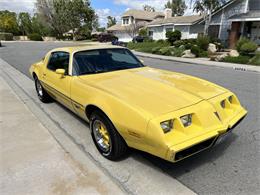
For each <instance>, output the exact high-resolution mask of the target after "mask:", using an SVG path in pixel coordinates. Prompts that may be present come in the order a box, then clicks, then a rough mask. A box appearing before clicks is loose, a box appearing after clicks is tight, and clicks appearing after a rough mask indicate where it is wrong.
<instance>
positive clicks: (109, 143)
mask: <svg viewBox="0 0 260 195" xmlns="http://www.w3.org/2000/svg"><path fill="white" fill-rule="evenodd" d="M90 129H91V135H92V138H93V141H94V143H95V145H96V147H97V149H98V151H99V152H100V153H101V154H102V156H104V157H105V158H107V159H109V160H117V159H120V158H122V157H123V156H124V155H125V154H126V152H127V145H126V143H125V141H124V139H123V138H122V137H121V135H120V134H119V133H118V132H117V130H116V129H115V127H114V125H113V124H112V123H111V121H110V120H109V119H108V118H107V116H106V115H105V114H103V113H102V112H99V111H94V112H93V113H92V114H91V116H90Z"/></svg>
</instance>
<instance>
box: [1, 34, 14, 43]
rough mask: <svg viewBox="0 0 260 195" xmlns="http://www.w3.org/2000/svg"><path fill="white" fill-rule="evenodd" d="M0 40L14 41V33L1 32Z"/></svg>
mask: <svg viewBox="0 0 260 195" xmlns="http://www.w3.org/2000/svg"><path fill="white" fill-rule="evenodd" d="M0 40H4V41H12V40H13V34H12V33H4V32H0Z"/></svg>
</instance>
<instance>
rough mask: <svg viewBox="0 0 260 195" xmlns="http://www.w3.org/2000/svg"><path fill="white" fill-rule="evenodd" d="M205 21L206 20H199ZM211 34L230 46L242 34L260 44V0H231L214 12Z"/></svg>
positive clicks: (210, 27) (201, 22)
mask: <svg viewBox="0 0 260 195" xmlns="http://www.w3.org/2000/svg"><path fill="white" fill-rule="evenodd" d="M204 23H205V21H204V20H202V21H199V22H198V24H203V25H204ZM209 35H210V36H213V37H217V38H219V39H220V40H221V41H222V42H223V43H225V45H226V46H229V47H230V48H233V47H234V46H235V44H236V42H237V40H238V39H239V37H240V36H244V37H248V38H249V39H251V40H252V41H254V42H255V43H257V44H258V45H260V0H230V1H229V2H228V3H226V4H225V5H223V6H222V7H220V8H219V9H218V10H217V11H215V12H214V13H213V14H212V19H211V23H210V26H209Z"/></svg>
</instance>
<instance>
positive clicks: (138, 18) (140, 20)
mask: <svg viewBox="0 0 260 195" xmlns="http://www.w3.org/2000/svg"><path fill="white" fill-rule="evenodd" d="M158 18H164V14H163V13H162V12H148V11H143V10H135V9H130V10H128V11H126V12H125V13H124V14H123V15H122V17H121V23H119V24H116V25H113V26H111V27H109V28H108V29H107V32H110V33H113V34H114V35H115V36H117V37H118V39H119V41H123V42H129V41H132V39H133V37H134V36H136V33H137V31H136V29H137V28H138V29H139V28H140V27H144V26H146V25H147V24H148V23H149V22H151V21H153V20H155V19H158ZM135 28H136V29H135Z"/></svg>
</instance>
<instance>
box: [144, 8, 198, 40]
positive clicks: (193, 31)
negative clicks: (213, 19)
mask: <svg viewBox="0 0 260 195" xmlns="http://www.w3.org/2000/svg"><path fill="white" fill-rule="evenodd" d="M164 12H165V16H164V18H160V19H156V20H154V21H152V22H150V23H149V24H148V25H147V28H148V32H149V36H150V37H151V38H152V39H153V40H159V39H166V32H167V31H174V30H179V31H181V34H182V36H181V38H182V39H191V38H197V36H198V34H199V33H203V25H202V24H198V23H197V22H198V21H201V20H202V16H200V15H191V16H176V17H172V10H171V9H165V11H164Z"/></svg>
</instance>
